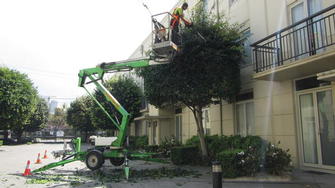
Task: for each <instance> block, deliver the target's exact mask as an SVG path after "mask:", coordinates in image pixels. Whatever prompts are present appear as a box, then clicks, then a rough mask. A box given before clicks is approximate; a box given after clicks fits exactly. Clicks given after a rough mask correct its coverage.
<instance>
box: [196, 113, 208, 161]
mask: <svg viewBox="0 0 335 188" xmlns="http://www.w3.org/2000/svg"><path fill="white" fill-rule="evenodd" d="M192 112H193V115H194V118H195V122H196V124H197V132H198V136H199V141H200V147H201V154H202V158H203V159H207V158H208V151H207V145H206V141H205V133H204V127H203V125H202V108H201V107H199V108H195V109H194V110H192Z"/></svg>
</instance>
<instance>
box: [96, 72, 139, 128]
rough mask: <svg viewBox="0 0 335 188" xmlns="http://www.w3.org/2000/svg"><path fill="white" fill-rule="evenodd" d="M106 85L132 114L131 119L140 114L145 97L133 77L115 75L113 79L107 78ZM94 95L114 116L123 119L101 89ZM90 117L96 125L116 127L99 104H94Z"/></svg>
mask: <svg viewBox="0 0 335 188" xmlns="http://www.w3.org/2000/svg"><path fill="white" fill-rule="evenodd" d="M104 86H105V87H106V88H107V89H108V91H109V92H110V93H111V94H112V95H113V96H114V97H115V98H116V99H117V100H118V101H119V103H120V104H122V106H123V107H124V109H126V110H127V111H128V112H129V113H130V114H131V115H132V116H131V119H130V121H131V120H132V119H133V118H134V117H136V116H138V114H139V112H140V109H141V99H142V98H143V94H142V91H141V89H140V87H138V86H137V84H136V83H135V81H134V79H133V78H131V77H127V76H120V77H113V78H112V79H109V80H107V81H106V82H105V83H104ZM94 96H95V97H96V98H97V100H98V101H99V102H100V103H101V104H102V106H103V107H104V108H105V109H106V110H107V112H108V113H109V114H111V115H112V117H113V116H115V117H117V119H118V120H120V121H121V115H120V114H119V113H118V112H117V110H116V109H115V108H114V106H113V105H112V103H110V102H109V101H107V99H106V97H105V96H104V95H103V93H102V92H101V91H99V90H97V91H96V92H95V93H94ZM90 118H91V121H92V123H93V125H94V126H95V127H98V128H101V129H115V128H116V127H115V126H114V125H113V123H112V121H111V120H110V119H109V118H108V117H107V116H106V114H105V113H104V112H103V111H102V110H101V109H100V107H99V106H98V105H92V108H91V114H90Z"/></svg>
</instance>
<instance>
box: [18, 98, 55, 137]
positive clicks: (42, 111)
mask: <svg viewBox="0 0 335 188" xmlns="http://www.w3.org/2000/svg"><path fill="white" fill-rule="evenodd" d="M48 117H49V109H48V105H47V102H46V101H45V99H43V98H41V97H37V104H36V108H35V111H34V112H33V113H32V115H31V117H30V119H29V121H28V123H27V125H26V126H25V128H24V130H25V131H27V132H34V131H39V130H41V129H43V128H44V127H45V126H46V124H47V122H48Z"/></svg>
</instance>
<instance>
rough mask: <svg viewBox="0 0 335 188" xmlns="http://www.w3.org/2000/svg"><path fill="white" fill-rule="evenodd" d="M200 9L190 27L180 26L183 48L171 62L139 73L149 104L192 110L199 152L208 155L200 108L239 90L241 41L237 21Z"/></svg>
mask: <svg viewBox="0 0 335 188" xmlns="http://www.w3.org/2000/svg"><path fill="white" fill-rule="evenodd" d="M199 10H200V11H199ZM199 10H197V12H195V13H194V14H193V17H192V22H193V27H191V28H186V29H184V30H183V32H182V40H183V43H182V45H181V48H182V50H181V51H180V52H179V53H178V54H177V55H176V57H175V58H174V59H173V62H172V63H170V64H166V65H160V66H151V67H145V68H141V69H140V70H139V71H138V74H139V75H140V76H141V77H143V79H144V90H145V96H146V97H147V99H148V100H149V102H150V103H151V104H153V105H155V106H156V107H162V106H164V105H166V104H175V103H177V102H178V103H182V104H184V105H185V106H186V107H188V108H189V109H190V110H191V111H192V112H193V114H194V117H195V120H196V124H197V130H198V135H199V137H200V141H201V148H202V154H203V156H207V155H208V153H207V149H206V144H205V140H204V130H203V126H202V108H204V107H206V106H208V105H210V104H212V103H213V102H214V100H217V99H225V100H227V101H231V100H232V99H234V96H235V95H236V94H237V93H238V92H239V90H240V69H239V64H240V61H241V58H242V54H243V53H242V49H243V41H242V40H240V38H241V33H240V31H239V29H240V26H239V25H231V24H229V23H228V22H227V21H225V20H223V19H222V18H221V19H215V18H211V17H209V16H208V15H207V14H206V13H205V12H203V11H202V9H199ZM199 34H200V35H202V36H203V37H204V38H205V40H204V39H203V38H202V37H200V36H199Z"/></svg>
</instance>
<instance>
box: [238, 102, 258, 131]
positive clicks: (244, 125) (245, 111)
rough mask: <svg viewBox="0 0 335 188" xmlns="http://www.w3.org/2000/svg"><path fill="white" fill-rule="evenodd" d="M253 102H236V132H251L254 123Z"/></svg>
mask: <svg viewBox="0 0 335 188" xmlns="http://www.w3.org/2000/svg"><path fill="white" fill-rule="evenodd" d="M254 117H255V114H254V102H252V101H247V102H241V103H238V104H236V120H237V130H236V131H237V134H239V135H241V136H247V135H250V134H252V131H253V129H254V124H255V119H254Z"/></svg>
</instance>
